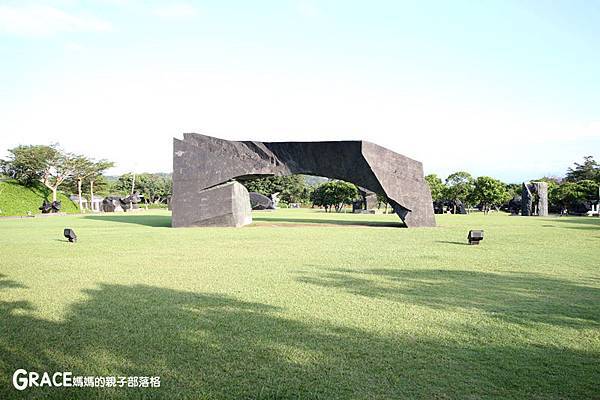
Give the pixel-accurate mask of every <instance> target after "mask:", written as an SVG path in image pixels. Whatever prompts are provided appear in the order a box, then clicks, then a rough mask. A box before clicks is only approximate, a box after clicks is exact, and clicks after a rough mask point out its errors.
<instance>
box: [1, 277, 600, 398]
mask: <svg viewBox="0 0 600 400" xmlns="http://www.w3.org/2000/svg"><path fill="white" fill-rule="evenodd" d="M84 294H85V296H86V297H85V298H86V300H83V301H81V302H79V303H75V304H73V305H72V306H71V307H70V308H69V309H68V310H67V312H66V313H65V315H64V317H63V318H62V319H60V320H46V319H41V318H38V317H36V316H35V314H34V312H35V309H34V307H33V306H32V305H31V304H30V303H28V302H4V301H0V326H2V336H1V340H0V359H1V360H2V362H0V398H2V399H13V398H14V399H16V398H24V397H27V398H33V397H37V398H42V397H43V398H51V399H59V398H81V397H85V398H87V399H100V398H113V399H115V398H116V399H120V398H135V399H137V398H165V397H168V398H214V399H234V398H256V399H284V398H285V399H288V398H289V399H292V398H294V399H295V398H311V399H319V398H322V399H330V398H382V399H383V398H407V397H410V398H467V397H470V398H480V397H482V396H485V395H486V394H489V393H497V394H498V395H499V396H502V395H507V396H511V395H512V396H515V397H528V395H529V396H531V395H532V394H535V395H538V396H539V397H541V398H550V397H569V398H575V397H581V398H585V397H587V398H590V397H593V395H594V393H595V392H594V390H595V389H596V388H597V387H596V386H595V385H596V382H595V381H594V378H595V377H597V376H595V372H597V371H596V370H595V368H594V365H595V364H594V362H595V361H596V358H595V357H596V356H597V355H596V354H594V353H593V352H588V351H586V350H571V349H562V348H561V349H558V348H556V347H554V346H550V345H548V346H543V345H540V346H535V347H534V346H529V345H527V344H526V343H519V342H518V341H517V342H512V343H505V344H497V343H495V344H490V343H485V342H482V341H480V340H462V339H461V340H460V341H459V340H440V339H439V338H435V337H428V336H426V335H423V336H421V337H418V338H415V337H414V336H412V335H410V336H406V335H401V334H398V335H382V334H378V333H375V332H372V331H365V330H362V329H357V328H350V327H345V326H338V325H334V324H331V323H328V322H324V321H319V320H307V321H306V322H304V320H302V321H300V320H295V319H290V318H285V317H283V316H282V311H283V310H282V309H280V308H278V307H274V306H271V305H268V304H262V303H256V302H248V301H242V300H238V299H235V298H233V297H229V296H222V295H218V294H210V293H194V292H185V291H179V290H173V289H167V288H160V287H154V286H146V285H131V286H127V285H115V284H100V285H98V286H97V288H96V289H89V290H85V291H84ZM447 328H448V330H449V331H453V332H462V334H463V337H465V336H464V335H468V334H469V333H468V332H469V330H468V329H466V328H465V327H461V326H457V325H452V324H449V325H448V327H447ZM477 334H478V335H481V334H488V335H494V334H495V333H494V332H478V333H477ZM548 358H550V359H552V360H553V361H552V363H548V365H543V367H540V366H541V363H542V360H548ZM17 368H24V369H26V370H28V371H31V370H34V371H71V372H73V374H74V375H75V376H77V375H84V376H107V375H108V376H113V375H114V376H160V378H161V387H160V388H155V389H149V388H148V389H143V388H102V389H91V388H83V389H82V388H31V389H27V390H26V391H25V392H18V391H16V390H15V389H13V388H12V385H11V383H10V378H11V376H12V373H13V372H14V370H15V369H17ZM474 371H476V372H474ZM474 373H475V374H477V376H476V379H477V384H473V379H475V378H472V377H471V376H472V374H474ZM465 377H469V379H465ZM519 395H520V396H519Z"/></svg>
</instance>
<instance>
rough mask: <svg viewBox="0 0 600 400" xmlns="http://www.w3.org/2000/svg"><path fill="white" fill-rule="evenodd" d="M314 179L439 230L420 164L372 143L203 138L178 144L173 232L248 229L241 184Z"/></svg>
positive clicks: (247, 207)
mask: <svg viewBox="0 0 600 400" xmlns="http://www.w3.org/2000/svg"><path fill="white" fill-rule="evenodd" d="M291 174H306V175H316V176H325V177H329V178H334V179H341V180H344V181H347V182H352V183H354V184H356V185H357V186H360V187H362V188H365V189H367V190H369V191H371V192H373V193H380V194H383V195H385V196H386V197H387V199H388V201H389V203H390V204H391V206H392V208H393V209H394V212H395V213H396V214H397V215H398V216H399V217H400V218H401V219H402V220H403V221H404V222H405V223H406V225H407V226H408V227H416V226H435V218H434V215H433V206H432V201H431V193H430V191H429V187H428V185H427V183H426V181H425V179H424V177H423V166H422V164H421V163H420V162H418V161H415V160H412V159H410V158H408V157H405V156H403V155H400V154H398V153H395V152H393V151H391V150H388V149H386V148H383V147H380V146H377V145H375V144H372V143H369V142H365V141H338V142H271V143H266V142H254V141H244V142H238V141H229V140H223V139H218V138H214V137H211V136H204V135H199V134H195V133H186V134H184V139H183V140H180V139H176V138H174V139H173V197H172V199H171V208H172V210H173V218H172V224H173V226H174V227H183V226H209V225H218V226H242V225H245V224H247V223H250V222H251V221H252V216H251V213H250V198H249V195H248V191H247V190H246V189H245V188H244V186H242V185H241V184H239V183H237V182H235V181H233V182H232V180H234V179H241V180H243V179H250V178H253V177H260V176H265V175H291Z"/></svg>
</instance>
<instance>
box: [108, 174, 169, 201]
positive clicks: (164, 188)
mask: <svg viewBox="0 0 600 400" xmlns="http://www.w3.org/2000/svg"><path fill="white" fill-rule="evenodd" d="M132 182H133V175H132V174H123V175H121V176H120V177H119V179H118V181H117V182H116V184H115V186H114V188H115V189H116V190H118V191H119V192H121V193H122V194H130V193H131V188H132ZM135 190H136V191H137V192H138V193H141V194H142V195H143V196H144V201H145V202H146V203H148V202H150V203H161V202H165V201H166V200H167V197H168V196H169V195H170V194H171V193H172V191H173V180H172V178H171V176H170V175H167V174H149V173H142V174H136V176H135Z"/></svg>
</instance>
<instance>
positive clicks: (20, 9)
mask: <svg viewBox="0 0 600 400" xmlns="http://www.w3.org/2000/svg"><path fill="white" fill-rule="evenodd" d="M110 30H112V25H111V24H110V23H109V22H107V21H103V20H101V19H98V18H96V17H93V16H90V15H84V14H71V13H67V12H65V11H63V10H60V9H58V8H55V7H50V6H45V5H36V6H0V32H5V33H9V34H14V35H19V36H48V35H53V34H56V33H60V32H94V31H110Z"/></svg>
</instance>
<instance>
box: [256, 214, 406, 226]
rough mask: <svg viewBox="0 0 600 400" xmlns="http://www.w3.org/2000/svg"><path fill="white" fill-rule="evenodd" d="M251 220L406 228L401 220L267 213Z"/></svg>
mask: <svg viewBox="0 0 600 400" xmlns="http://www.w3.org/2000/svg"><path fill="white" fill-rule="evenodd" d="M252 220H253V221H256V222H273V223H277V222H284V223H297V224H322V225H343V226H371V227H381V228H406V225H405V224H404V223H403V222H402V221H398V222H390V221H364V220H361V219H358V218H357V219H355V220H340V219H334V218H328V219H325V218H287V217H286V218H283V217H276V216H275V217H272V216H267V215H257V214H252Z"/></svg>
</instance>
